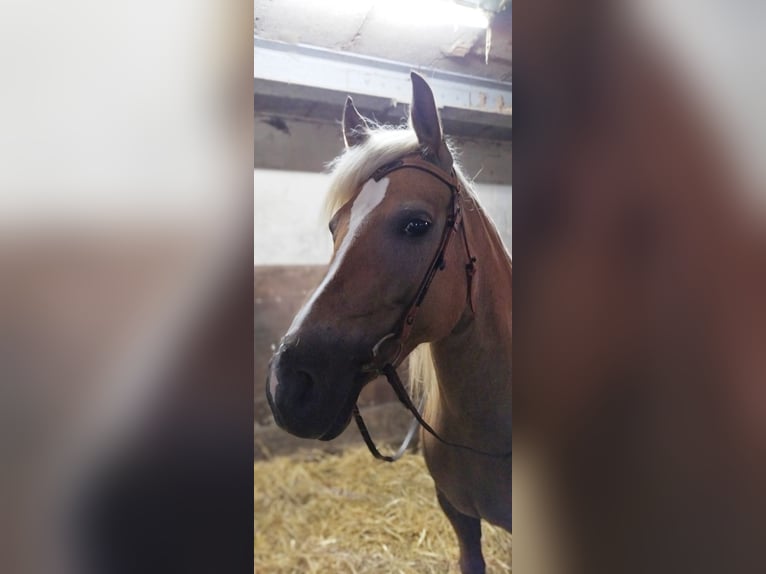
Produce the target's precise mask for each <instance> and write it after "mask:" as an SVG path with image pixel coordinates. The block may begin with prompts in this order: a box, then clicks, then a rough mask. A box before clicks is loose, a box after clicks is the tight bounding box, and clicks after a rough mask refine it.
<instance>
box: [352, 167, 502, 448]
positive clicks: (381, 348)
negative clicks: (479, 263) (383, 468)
mask: <svg viewBox="0 0 766 574" xmlns="http://www.w3.org/2000/svg"><path fill="white" fill-rule="evenodd" d="M400 169H417V170H419V171H422V172H425V173H428V174H430V175H432V176H433V177H435V178H436V179H438V180H439V181H441V182H442V183H444V184H445V185H446V186H447V187H449V189H450V191H451V193H452V197H451V200H450V210H449V214H448V216H447V222H446V223H445V225H444V231H443V232H442V236H441V240H440V242H439V248H438V249H437V251H436V254H435V255H434V258H433V259H432V260H431V264H430V265H429V266H428V269H427V270H426V273H425V275H424V276H423V279H422V281H421V282H420V286H419V287H418V290H417V292H416V294H415V297H414V298H413V300H412V303H411V304H410V306H409V307H408V308H407V310H406V311H405V313H404V314H403V315H402V318H401V319H400V321H399V323H398V326H397V328H396V329H395V330H394V331H392V332H391V333H389V334H387V335H385V336H384V337H382V338H381V339H380V340H379V341H378V342H377V343H376V344H375V345H374V346H373V348H372V361H371V362H370V363H369V364H368V365H366V366H365V367H364V368H363V369H364V370H365V371H366V372H370V373H382V374H383V375H385V377H386V379H387V380H388V383H389V384H390V385H391V387H392V388H393V389H394V392H395V393H396V396H397V398H398V399H399V401H401V403H402V404H403V405H404V406H405V407H406V408H407V410H409V411H410V412H411V413H412V415H413V417H414V419H413V421H412V424H411V425H410V428H409V430H408V431H407V435H406V437H405V439H404V441H403V442H402V444H401V446H400V447H399V449H398V450H397V451H396V453H394V454H393V455H391V456H387V455H384V454H382V453H381V452H380V451H379V450H378V448H377V447H376V446H375V442H374V441H373V440H372V437H371V436H370V432H369V430H368V429H367V425H366V424H365V423H364V419H362V415H361V413H360V412H359V408H358V406H357V405H354V410H353V413H354V420H355V421H356V425H357V427H358V428H359V432H360V434H361V435H362V438H363V439H364V442H365V444H366V445H367V448H369V450H370V452H371V453H372V455H373V456H374V457H375V458H377V459H379V460H384V461H386V462H395V461H396V460H398V459H399V458H401V456H402V455H403V454H404V452H405V451H406V450H407V447H408V446H409V444H410V442H411V441H412V439H413V437H414V436H415V431H416V430H417V428H418V424H419V425H420V426H422V427H423V428H424V429H425V430H426V431H427V432H428V433H430V434H431V435H433V437H434V438H436V439H437V440H438V441H439V442H441V443H442V444H445V445H447V446H450V447H454V448H460V449H464V450H468V451H471V452H473V453H475V454H480V455H483V456H489V457H493V458H506V457H509V456H511V453H510V451H509V452H505V453H490V452H485V451H482V450H479V449H475V448H473V447H470V446H467V445H463V444H458V443H453V442H450V441H448V440H445V439H443V438H442V437H441V436H439V434H438V433H437V432H436V431H435V430H434V429H433V428H432V427H431V426H430V425H429V424H428V423H427V422H426V421H425V420H424V419H423V417H422V415H421V414H420V410H419V409H418V407H416V406H415V405H414V404H413V402H412V399H411V398H410V396H409V394H408V393H407V389H405V388H404V385H403V384H402V381H401V379H400V378H399V375H398V373H397V372H396V367H395V364H398V362H399V359H400V355H401V352H402V348H403V346H404V342H405V341H406V340H407V339H408V338H409V336H410V333H411V331H412V326H413V324H414V323H415V317H416V316H417V313H418V310H419V309H420V306H421V304H422V303H423V300H424V299H425V297H426V294H427V293H428V289H429V288H430V286H431V282H432V281H433V279H434V277H435V276H436V273H437V272H438V271H440V270H442V269H444V266H445V263H446V262H445V254H446V252H447V248H448V247H449V243H450V239H451V238H452V235H453V234H454V233H457V232H458V230H459V231H460V232H461V234H462V236H463V244H464V246H465V252H466V255H467V257H468V263H466V265H465V273H466V280H467V283H468V292H467V299H468V304H469V305H470V307H471V310H472V311H474V305H473V295H472V289H471V285H472V282H473V276H474V274H475V272H476V257H474V256H472V255H471V250H470V248H469V246H468V237H467V236H466V233H465V225H464V223H463V214H462V208H461V185H460V181H459V180H458V178H457V175H456V174H455V170H454V169H453V170H451V171H450V173H447V172H445V171H444V170H442V169H440V168H439V167H437V166H435V165H434V164H432V163H429V162H427V161H426V160H424V159H422V158H420V157H419V156H408V157H404V158H402V159H399V160H396V161H394V162H392V163H389V164H386V165H384V166H382V167H380V168H378V169H377V170H376V171H375V172H373V174H372V176H371V179H373V180H375V181H376V182H377V181H380V180H381V179H382V178H383V177H385V176H386V175H388V174H389V173H392V172H394V171H397V170H400ZM421 408H422V404H421Z"/></svg>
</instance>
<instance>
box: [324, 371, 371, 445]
mask: <svg viewBox="0 0 766 574" xmlns="http://www.w3.org/2000/svg"><path fill="white" fill-rule="evenodd" d="M374 378H375V376H374V375H370V374H369V373H359V374H357V375H356V376H355V377H354V389H355V390H354V392H352V393H351V395H350V396H349V400H348V401H347V403H346V404H345V405H343V408H342V409H341V411H340V412H339V413H338V416H337V417H336V418H335V420H334V421H333V423H332V425H330V428H329V429H327V430H326V431H325V432H324V433H323V434H322V435H321V436H320V437H318V438H319V440H322V441H328V440H332V439H334V438H337V437H338V436H339V435H340V434H341V433H342V432H343V431H344V430H346V427H348V425H349V423H350V422H351V416H352V414H353V412H354V405H355V404H356V402H357V400H359V393H361V392H362V388H364V387H365V385H367V383H369V382H370V381H372V380H373V379H374Z"/></svg>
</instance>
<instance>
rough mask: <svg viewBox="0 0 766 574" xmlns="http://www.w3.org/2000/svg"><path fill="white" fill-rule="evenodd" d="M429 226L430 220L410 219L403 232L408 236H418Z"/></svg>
mask: <svg viewBox="0 0 766 574" xmlns="http://www.w3.org/2000/svg"><path fill="white" fill-rule="evenodd" d="M430 227H431V222H430V221H426V220H425V219H411V220H410V221H408V222H407V224H406V225H405V226H404V233H405V234H407V235H409V236H410V237H420V236H421V235H423V234H425V233H426V231H428V230H429V229H430Z"/></svg>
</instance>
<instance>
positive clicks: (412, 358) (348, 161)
mask: <svg viewBox="0 0 766 574" xmlns="http://www.w3.org/2000/svg"><path fill="white" fill-rule="evenodd" d="M368 122H369V120H368ZM366 135H367V136H368V137H367V139H366V140H365V141H364V143H361V144H359V145H355V146H352V147H347V148H346V149H345V150H344V151H343V153H341V155H339V156H338V157H337V158H335V159H334V160H333V161H331V162H330V163H329V164H328V165H327V168H328V170H329V173H330V176H331V182H330V187H329V189H328V192H327V196H326V198H325V202H324V210H323V218H324V219H325V221H326V222H327V221H329V220H330V219H331V218H332V216H333V215H334V214H335V212H336V211H337V210H338V209H340V208H341V207H342V206H343V205H345V204H346V203H347V202H348V201H350V200H351V199H352V198H353V197H354V195H355V194H356V192H357V191H358V190H359V189H360V188H361V186H362V185H363V184H364V183H365V182H366V181H367V180H368V179H369V178H370V177H371V176H372V174H373V173H374V172H375V170H376V169H378V168H379V167H381V166H383V165H386V164H387V163H390V162H392V161H395V160H396V159H398V158H400V157H402V156H404V155H407V154H411V153H415V152H418V151H420V150H421V146H420V143H419V142H418V138H417V136H416V135H415V132H414V130H412V128H411V127H410V126H408V125H403V126H399V127H393V126H377V125H374V126H372V127H370V128H369V129H368V130H367V132H366ZM448 147H449V149H450V153H451V154H452V157H453V158H455V150H453V149H452V148H451V146H449V143H448ZM454 168H455V173H456V175H457V177H458V179H459V180H460V183H461V185H462V187H463V189H464V190H465V193H466V195H467V198H468V201H469V205H470V209H476V210H479V211H482V209H481V206H480V205H479V202H478V200H477V199H476V195H475V194H474V192H473V190H472V189H471V185H470V183H469V181H468V180H467V179H466V177H465V176H464V175H463V173H462V171H461V169H460V166H459V165H458V162H457V159H455V161H454ZM485 219H486V220H487V221H488V222H489V224H490V225H491V226H492V227H494V224H493V223H492V222H491V220H489V219H488V218H485ZM409 382H410V392H411V394H412V397H413V401H414V402H415V404H420V401H421V400H423V405H424V406H423V416H424V417H425V418H426V419H428V420H433V415H434V414H435V412H436V408H437V405H438V403H439V384H438V378H437V376H436V369H435V367H434V362H433V356H432V353H431V345H430V344H429V343H423V344H421V345H419V346H418V347H417V348H416V349H415V350H414V351H412V353H410V355H409Z"/></svg>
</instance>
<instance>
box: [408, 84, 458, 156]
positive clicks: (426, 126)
mask: <svg viewBox="0 0 766 574" xmlns="http://www.w3.org/2000/svg"><path fill="white" fill-rule="evenodd" d="M410 78H411V79H412V105H411V106H410V123H412V127H413V129H414V130H415V134H417V136H418V141H419V142H420V145H421V146H423V147H424V148H425V149H426V152H427V153H431V154H432V155H434V156H435V159H436V160H437V161H438V162H439V165H441V167H443V168H444V169H450V168H451V167H452V154H450V152H449V149H448V148H447V144H446V143H445V142H444V132H443V131H442V122H441V118H440V117H439V110H438V109H437V108H436V101H435V100H434V93H433V92H432V91H431V87H430V86H429V85H428V83H426V81H425V79H423V76H421V75H420V74H418V73H417V72H411V73H410Z"/></svg>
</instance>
